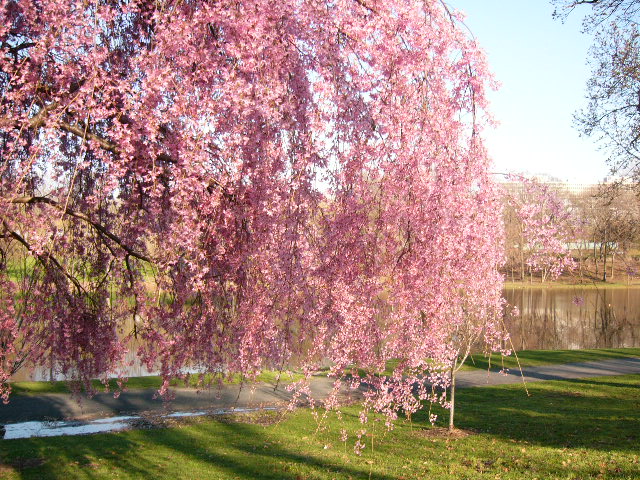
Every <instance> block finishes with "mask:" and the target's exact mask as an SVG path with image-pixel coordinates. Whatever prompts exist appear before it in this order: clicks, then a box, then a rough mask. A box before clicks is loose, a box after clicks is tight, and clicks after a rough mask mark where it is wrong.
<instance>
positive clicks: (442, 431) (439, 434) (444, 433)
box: [414, 427, 476, 440]
mask: <svg viewBox="0 0 640 480" xmlns="http://www.w3.org/2000/svg"><path fill="white" fill-rule="evenodd" d="M475 434H476V432H474V431H473V430H463V429H461V428H454V429H453V430H449V429H448V428H443V427H433V428H425V429H421V430H414V435H416V436H419V437H422V438H430V439H434V440H438V439H441V440H458V439H460V438H466V437H468V436H469V435H475Z"/></svg>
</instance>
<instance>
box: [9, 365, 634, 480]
mask: <svg viewBox="0 0 640 480" xmlns="http://www.w3.org/2000/svg"><path fill="white" fill-rule="evenodd" d="M638 388H640V377H639V376H638V375H631V376H608V377H599V378H587V379H580V380H565V381H552V382H539V383H535V384H530V385H529V386H528V390H529V395H527V393H525V391H524V388H523V387H522V385H520V384H516V385H508V386H499V387H482V388H473V389H461V390H460V391H459V392H458V395H457V409H456V418H457V424H458V427H459V428H460V430H458V431H457V432H455V435H449V434H447V432H446V431H445V430H444V429H443V428H442V426H444V425H446V420H447V418H446V412H444V411H443V410H441V409H436V410H435V411H434V412H435V413H437V414H439V416H440V418H439V419H438V420H437V422H436V425H435V428H434V427H431V425H430V424H429V422H428V418H427V415H428V414H427V412H422V413H420V414H416V415H414V416H413V418H412V420H411V422H409V421H407V420H406V419H400V420H399V421H398V422H397V424H396V427H395V429H394V430H393V431H391V432H388V431H387V430H386V429H385V427H384V424H383V422H378V421H377V420H378V419H377V418H376V417H375V416H370V419H369V422H368V424H367V425H364V427H366V428H367V433H366V434H365V435H364V436H363V437H362V438H361V439H360V440H361V441H362V442H363V443H364V450H363V451H362V454H361V455H360V456H357V455H355V454H354V451H353V449H354V445H355V442H356V440H357V437H356V435H355V432H357V431H359V430H360V429H362V428H363V425H362V424H360V422H359V421H358V412H359V408H358V407H357V406H356V407H349V408H345V409H343V410H342V414H341V415H340V417H338V416H336V415H335V414H331V415H329V416H328V417H326V418H323V419H321V420H320V423H318V422H317V418H316V417H314V416H313V415H312V414H311V412H310V411H308V410H306V409H302V410H299V411H296V412H294V413H285V412H267V413H253V414H249V415H236V416H233V417H224V418H211V417H203V418H199V419H192V420H188V421H180V422H173V423H167V424H166V425H165V426H164V427H162V428H153V429H148V430H131V431H126V432H122V433H115V434H98V435H92V436H85V437H59V438H53V439H46V438H38V439H29V440H6V441H3V442H2V446H3V448H2V450H1V453H0V477H2V478H4V479H7V480H18V479H21V480H27V479H66V478H75V479H94V480H101V479H106V478H122V479H172V480H173V479H183V478H184V479H187V478H206V479H230V478H234V479H243V480H244V479H255V478H261V479H273V480H276V479H278V480H300V479H317V480H332V479H340V480H343V479H344V480H347V479H366V478H376V479H383V480H406V479H413V478H430V479H434V480H444V479H451V478H470V479H471V478H472V479H496V478H499V479H501V480H515V479H522V478H537V479H539V480H543V479H556V478H573V479H577V478H613V477H615V478H620V479H629V480H630V479H635V478H640V463H639V462H640V460H639V453H638V451H637V444H638V432H639V431H640V408H638V396H637V392H638ZM343 432H347V436H346V438H345V437H344V433H343Z"/></svg>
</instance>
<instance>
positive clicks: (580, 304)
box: [504, 286, 640, 350]
mask: <svg viewBox="0 0 640 480" xmlns="http://www.w3.org/2000/svg"><path fill="white" fill-rule="evenodd" d="M504 297H505V299H506V300H507V302H508V303H509V304H510V305H514V306H516V307H518V309H519V310H520V317H517V318H510V319H506V320H505V322H506V327H507V330H508V331H509V332H510V334H511V340H512V342H513V347H514V348H515V349H516V350H525V349H542V350H551V349H578V348H621V347H640V287H626V288H624V287H623V288H620V287H610V288H606V287H596V286H589V287H580V286H568V287H566V288H565V287H563V288H558V287H554V288H507V289H505V290H504Z"/></svg>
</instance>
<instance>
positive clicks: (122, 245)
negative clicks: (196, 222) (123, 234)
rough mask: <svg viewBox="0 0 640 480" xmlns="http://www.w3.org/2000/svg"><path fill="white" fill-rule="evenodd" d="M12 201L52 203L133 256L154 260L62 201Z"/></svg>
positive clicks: (21, 198) (39, 198)
mask: <svg viewBox="0 0 640 480" xmlns="http://www.w3.org/2000/svg"><path fill="white" fill-rule="evenodd" d="M11 203H15V204H24V205H30V204H35V203H45V204H47V205H51V206H52V207H54V208H55V209H57V210H59V211H61V212H63V213H64V214H66V215H69V216H71V217H74V218H78V219H80V220H83V221H85V222H87V223H88V224H89V225H91V226H92V227H93V228H94V229H95V230H97V231H98V232H99V233H100V234H102V235H103V236H105V237H107V238H108V239H110V240H111V241H113V242H115V243H116V244H117V245H118V246H119V247H120V248H122V249H123V250H124V251H125V252H127V254H129V255H131V256H132V257H135V258H137V259H139V260H143V261H145V262H149V263H153V262H152V260H151V259H150V258H149V257H147V256H146V255H144V254H142V253H139V252H136V251H135V250H134V249H133V248H131V247H129V246H128V245H127V244H126V243H124V242H123V241H122V240H121V239H120V238H119V237H118V236H117V235H115V234H114V233H112V232H110V231H109V230H108V229H107V228H106V227H105V226H104V225H102V224H100V223H98V222H95V221H93V220H91V218H90V217H89V216H88V215H86V214H84V213H82V212H76V211H75V210H72V209H70V208H68V207H63V206H62V205H60V203H58V202H56V201H55V200H52V199H50V198H47V197H38V196H34V197H17V198H14V199H13V200H11ZM12 236H13V235H12ZM14 238H15V237H14Z"/></svg>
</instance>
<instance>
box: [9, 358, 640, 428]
mask: <svg viewBox="0 0 640 480" xmlns="http://www.w3.org/2000/svg"><path fill="white" fill-rule="evenodd" d="M523 374H524V379H525V381H526V382H535V381H541V380H560V379H572V378H586V377H597V376H603V375H626V374H640V358H626V359H616V360H605V361H601V362H587V363H573V364H563V365H548V366H543V367H529V368H526V369H524V370H523ZM456 382H457V385H458V386H459V387H460V388H465V387H478V386H486V385H503V384H509V383H522V377H521V375H520V372H519V371H517V370H512V371H510V372H508V373H507V374H501V373H498V372H493V371H492V372H487V371H486V370H473V371H472V370H469V371H462V372H460V373H459V374H458V377H457V380H456ZM331 386H332V381H331V380H329V379H327V378H322V377H318V378H314V379H313V381H312V384H311V389H312V394H313V396H314V398H322V397H323V396H325V395H326V394H327V392H329V390H330V389H331ZM239 390H240V389H239V387H238V386H237V385H236V386H233V385H229V386H225V387H223V388H222V389H221V390H212V391H204V392H196V391H194V390H190V389H177V390H176V391H175V398H174V399H173V400H172V401H171V402H170V403H166V404H165V403H163V401H162V400H159V399H154V398H153V397H154V393H155V390H153V389H146V390H131V391H128V392H124V393H122V394H121V395H120V397H119V398H117V399H116V398H113V394H109V393H100V394H98V395H96V396H95V397H93V398H91V399H86V398H84V399H82V401H81V402H80V403H78V401H76V400H74V399H73V398H71V396H70V395H66V394H47V395H37V396H26V395H25V396H16V397H13V398H12V399H11V402H10V403H9V404H8V405H1V404H0V424H8V423H15V422H25V421H35V420H38V421H42V420H63V419H90V418H102V417H111V416H114V415H123V414H133V413H140V412H154V413H158V414H159V413H168V412H180V411H197V410H219V409H230V408H256V407H266V406H283V405H286V404H287V403H288V401H289V399H290V394H289V392H287V391H286V390H285V389H284V388H282V387H279V388H278V389H277V390H274V388H273V387H270V386H268V385H264V384H260V385H257V386H255V388H253V389H250V388H248V387H246V386H245V387H244V388H243V389H242V390H241V391H239Z"/></svg>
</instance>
